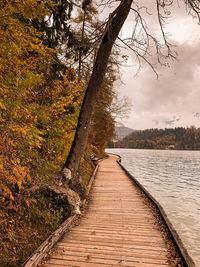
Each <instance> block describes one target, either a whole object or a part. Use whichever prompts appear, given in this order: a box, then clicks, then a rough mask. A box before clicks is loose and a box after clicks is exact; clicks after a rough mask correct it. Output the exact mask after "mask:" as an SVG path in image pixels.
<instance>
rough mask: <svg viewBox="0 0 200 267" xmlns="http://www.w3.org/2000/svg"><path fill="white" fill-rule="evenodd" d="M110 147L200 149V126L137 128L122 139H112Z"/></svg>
mask: <svg viewBox="0 0 200 267" xmlns="http://www.w3.org/2000/svg"><path fill="white" fill-rule="evenodd" d="M108 147H109V148H141V149H142V148H143V149H181V150H200V128H195V127H194V126H191V127H187V128H183V127H177V128H166V129H157V128H156V129H147V130H137V131H134V132H132V133H131V134H130V135H128V136H126V137H124V138H123V139H121V140H117V138H116V140H115V141H110V142H109V144H108Z"/></svg>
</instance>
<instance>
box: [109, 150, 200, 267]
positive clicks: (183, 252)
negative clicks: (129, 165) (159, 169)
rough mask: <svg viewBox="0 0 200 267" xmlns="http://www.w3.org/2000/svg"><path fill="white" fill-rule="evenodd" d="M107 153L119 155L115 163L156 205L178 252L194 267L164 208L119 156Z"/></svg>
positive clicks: (187, 264)
mask: <svg viewBox="0 0 200 267" xmlns="http://www.w3.org/2000/svg"><path fill="white" fill-rule="evenodd" d="M108 154H113V155H116V156H118V157H119V159H118V160H117V163H118V164H119V165H120V167H121V168H122V170H123V171H124V172H125V173H126V174H127V176H128V177H129V178H130V179H131V180H132V181H133V182H134V183H135V184H136V185H137V186H138V187H139V188H140V189H141V190H142V192H144V194H145V195H146V196H147V197H148V198H149V199H150V201H151V202H152V203H153V204H154V205H155V206H156V208H157V209H158V212H159V213H160V215H161V217H162V218H163V220H164V222H165V224H166V226H167V228H168V230H169V232H170V233H171V236H172V238H173V240H174V242H175V244H176V245H177V248H178V249H179V251H180V254H181V255H182V258H183V260H184V261H185V263H186V266H188V267H196V265H195V263H194V261H193V259H192V258H191V257H190V255H189V253H188V251H187V249H186V248H185V247H184V245H183V242H182V240H181V238H180V236H179V234H178V233H177V231H176V230H175V228H174V226H173V225H172V223H171V222H170V220H169V218H168V216H167V214H166V212H165V210H164V209H163V207H162V206H161V205H160V203H159V202H158V201H157V200H156V199H155V198H154V197H153V196H152V195H151V194H150V193H149V192H148V191H147V190H146V189H145V188H144V186H143V185H142V184H141V183H140V182H139V181H138V180H137V179H136V178H135V177H134V176H133V175H132V174H130V172H129V171H128V170H127V169H126V168H125V167H124V166H123V165H122V163H121V156H119V155H117V154H114V153H108Z"/></svg>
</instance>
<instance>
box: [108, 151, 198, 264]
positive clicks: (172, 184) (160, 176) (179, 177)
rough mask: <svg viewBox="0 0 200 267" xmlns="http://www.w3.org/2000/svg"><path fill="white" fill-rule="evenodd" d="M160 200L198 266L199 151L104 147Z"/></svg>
mask: <svg viewBox="0 0 200 267" xmlns="http://www.w3.org/2000/svg"><path fill="white" fill-rule="evenodd" d="M107 151H108V152H111V153H116V154H118V155H120V156H121V157H122V164H123V165H124V166H125V167H126V168H127V170H129V171H130V173H132V175H133V176H134V177H135V178H137V179H138V181H140V182H141V184H142V185H143V186H145V188H146V189H147V190H148V191H149V192H150V193H151V194H152V195H153V196H154V197H155V198H156V199H157V200H158V201H159V202H160V204H161V205H162V206H163V208H164V209H165V212H166V213H167V214H168V217H169V219H170V221H171V222H172V224H173V225H174V227H175V229H176V230H177V232H178V233H179V235H180V236H181V239H182V241H183V243H184V245H185V247H186V248H187V250H188V252H189V254H190V255H191V257H192V258H193V259H194V261H195V263H196V265H197V266H200V208H199V205H200V192H199V191H200V151H175V150H173V151H172V150H143V149H107Z"/></svg>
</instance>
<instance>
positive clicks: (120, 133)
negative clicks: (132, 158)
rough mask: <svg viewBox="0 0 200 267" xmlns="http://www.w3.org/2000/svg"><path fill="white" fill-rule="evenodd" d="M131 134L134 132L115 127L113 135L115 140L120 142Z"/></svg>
mask: <svg viewBox="0 0 200 267" xmlns="http://www.w3.org/2000/svg"><path fill="white" fill-rule="evenodd" d="M132 132H134V130H133V129H131V128H128V127H124V126H120V127H115V135H116V137H115V139H117V140H122V139H123V138H124V137H126V136H127V135H129V134H131V133H132Z"/></svg>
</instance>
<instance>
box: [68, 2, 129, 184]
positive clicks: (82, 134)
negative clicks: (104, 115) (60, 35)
mask: <svg viewBox="0 0 200 267" xmlns="http://www.w3.org/2000/svg"><path fill="white" fill-rule="evenodd" d="M132 2H133V0H122V1H121V3H120V5H119V6H118V7H117V8H116V9H115V10H114V12H113V13H111V14H110V15H109V19H108V22H107V25H106V28H105V31H104V34H103V37H102V41H101V44H100V46H99V49H98V52H97V56H96V59H95V62H94V66H93V71H92V74H91V77H90V81H89V84H88V87H87V89H86V92H85V96H84V99H83V103H82V107H81V110H80V114H79V119H78V125H77V129H76V134H75V137H74V140H73V143H72V146H71V150H70V153H69V155H68V158H67V160H66V163H65V165H64V169H63V173H64V176H66V175H65V173H67V172H66V170H70V171H71V175H70V176H71V177H72V179H74V178H75V177H76V175H77V172H78V169H79V164H80V160H81V157H82V155H83V153H84V150H85V147H86V143H87V137H88V132H89V126H90V120H91V115H92V111H93V107H94V105H95V101H96V98H97V94H98V91H99V89H100V88H101V85H102V82H103V78H104V75H105V72H106V68H107V63H108V59H109V56H110V54H111V50H112V47H113V45H114V42H115V40H116V39H117V37H118V34H119V32H120V30H121V28H122V26H123V24H124V22H125V20H126V18H127V16H128V14H129V11H130V8H131V4H132ZM65 178H68V177H65Z"/></svg>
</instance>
